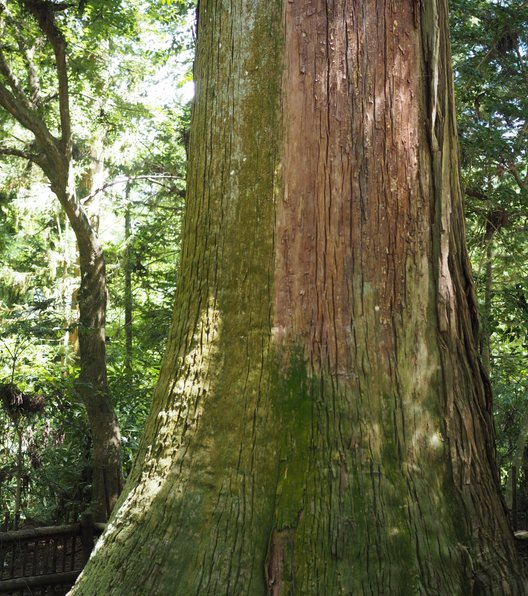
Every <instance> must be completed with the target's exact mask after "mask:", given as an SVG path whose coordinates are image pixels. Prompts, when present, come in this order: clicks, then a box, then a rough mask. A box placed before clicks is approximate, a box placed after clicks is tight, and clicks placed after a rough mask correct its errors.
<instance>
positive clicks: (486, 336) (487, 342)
mask: <svg viewBox="0 0 528 596" xmlns="http://www.w3.org/2000/svg"><path fill="white" fill-rule="evenodd" d="M492 290H493V236H492V237H491V238H489V239H488V245H487V247H486V281H485V285H484V312H483V314H482V319H483V325H482V331H481V347H480V355H481V358H482V365H483V367H484V370H485V371H486V374H487V375H488V377H489V376H490V374H491V332H490V323H491V296H492Z"/></svg>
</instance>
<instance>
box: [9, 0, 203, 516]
mask: <svg viewBox="0 0 528 596" xmlns="http://www.w3.org/2000/svg"><path fill="white" fill-rule="evenodd" d="M82 4H83V7H82V10H81V7H79V10H74V9H73V7H72V8H71V9H68V10H62V9H61V10H60V12H59V13H58V18H59V19H60V23H61V26H62V27H63V30H64V31H65V32H66V35H67V39H68V64H69V76H70V81H71V100H72V101H71V103H72V112H73V113H74V114H75V117H74V120H73V122H74V128H73V138H74V160H75V170H76V178H77V180H78V183H77V193H78V196H79V197H80V198H81V202H82V204H83V206H84V208H85V209H86V210H87V212H88V214H89V215H90V218H91V221H92V224H93V225H94V226H95V227H96V228H97V229H98V233H99V236H100V238H101V240H102V242H103V244H104V250H105V253H106V260H107V269H108V276H109V310H108V322H107V342H108V343H107V356H108V374H109V384H110V388H111V391H112V394H113V399H114V403H115V407H116V410H117V413H118V417H119V423H120V425H121V427H122V435H123V443H124V446H123V457H124V460H125V461H124V464H125V470H126V469H127V468H128V466H129V465H130V462H131V459H132V457H133V454H134V453H135V450H136V447H137V441H138V437H139V434H140V431H141V428H142V425H143V421H144V419H145V417H146V413H147V411H148V408H149V402H150V395H151V391H152V387H153V384H154V382H155V380H156V378H157V372H158V366H159V362H160V358H161V354H162V351H163V347H164V343H165V337H166V332H167V327H168V320H169V318H170V313H171V308H172V305H171V302H172V295H173V291H174V286H175V282H176V268H177V263H178V251H179V230H180V224H181V215H182V206H183V197H184V187H185V161H186V152H185V151H186V150H185V140H186V139H187V136H188V126H189V105H188V103H187V102H188V93H186V86H187V87H188V82H189V81H190V66H191V63H190V58H191V52H190V50H191V47H192V43H193V42H192V35H191V30H192V27H193V24H194V21H193V18H192V14H191V12H190V8H191V7H190V4H192V3H188V2H177V3H176V2H174V3H171V5H170V6H161V5H156V4H146V3H141V2H123V3H121V2H119V1H116V2H111V3H108V2H95V1H94V2H89V3H82ZM2 6H3V7H4V8H5V9H6V10H7V9H8V10H9V11H10V12H5V11H4V12H0V19H1V18H12V19H16V18H21V17H22V16H23V12H22V8H21V5H20V6H19V5H18V4H17V3H16V2H14V3H7V4H6V5H4V4H2ZM6 15H8V16H7V17H6ZM26 16H27V15H26ZM26 20H27V23H25V22H24V23H22V24H21V27H23V28H27V31H26V36H27V40H17V39H13V40H12V41H13V43H12V44H11V46H9V52H10V60H11V63H13V56H15V58H16V52H20V53H21V60H23V59H24V58H23V55H22V54H23V53H24V52H26V51H27V47H28V46H29V45H31V44H32V43H34V44H35V45H36V51H40V50H42V57H39V59H38V65H39V76H40V86H41V88H43V87H44V86H45V76H46V63H47V62H46V61H47V60H48V57H47V56H46V53H45V51H46V50H45V46H42V48H41V47H40V46H39V45H38V44H36V42H35V38H33V39H32V38H31V36H30V34H32V33H34V34H35V35H37V32H36V31H33V30H32V29H31V20H30V19H26ZM19 41H20V43H18V42H19ZM22 41H24V43H22ZM15 42H16V44H18V45H16V44H15ZM26 42H27V43H26ZM3 47H4V50H5V47H6V46H5V45H4V46H3ZM33 59H35V58H33ZM49 59H50V60H51V58H49ZM15 63H16V61H15ZM22 66H23V64H22V63H21V67H22ZM21 72H22V70H21ZM52 80H53V77H52V76H51V75H50V81H52ZM28 84H29V83H28ZM180 89H181V91H180ZM49 91H50V97H53V89H51V88H50V90H49ZM44 103H45V105H44V107H43V114H44V116H45V117H46V118H47V119H48V121H49V123H50V124H49V125H50V126H53V118H54V117H55V116H54V109H55V107H56V106H55V104H54V103H53V101H52V100H50V101H49V102H44ZM0 126H3V128H2V129H1V130H0V149H3V150H4V156H3V157H2V165H1V167H0V232H1V234H0V254H1V258H0V262H1V265H0V384H4V385H6V384H11V383H14V384H15V385H16V387H17V388H18V389H19V390H20V391H21V392H23V393H24V394H26V393H27V394H28V395H29V394H31V395H33V394H38V395H42V396H43V399H44V410H43V411H41V412H38V413H31V414H28V413H25V412H24V413H17V414H16V415H15V416H13V415H12V414H13V413H12V412H10V411H9V409H8V408H7V407H5V404H4V407H3V408H0V428H1V429H2V430H1V433H2V436H1V437H0V509H1V510H2V511H5V512H8V513H10V514H20V515H21V516H22V517H23V518H37V519H39V520H41V521H49V522H51V521H56V520H60V519H65V518H67V517H71V516H72V515H76V514H77V513H78V512H79V510H82V509H83V508H85V507H86V505H87V503H88V501H89V493H90V482H91V478H90V474H91V471H90V460H89V455H90V441H91V437H90V432H89V427H88V424H87V419H86V413H85V411H84V408H83V405H82V403H81V401H80V399H79V396H78V394H77V392H76V390H75V386H74V382H73V380H74V378H75V376H76V371H77V368H78V356H77V343H76V337H77V332H78V330H77V288H78V283H79V282H78V261H77V255H76V248H75V238H74V235H73V233H72V230H71V228H70V226H69V225H68V223H67V220H66V217H65V215H64V213H63V211H62V209H61V208H60V206H59V205H58V203H57V201H56V199H55V197H54V196H53V194H52V193H51V192H50V190H49V185H48V182H47V180H46V179H45V177H44V176H43V174H42V172H41V171H40V169H39V168H38V167H36V166H34V165H32V163H31V162H30V161H28V160H25V159H20V156H19V155H17V152H25V151H28V150H29V149H28V142H29V141H30V139H29V137H27V135H26V134H25V133H24V131H23V130H21V129H20V127H19V126H18V125H17V124H16V123H13V121H12V120H11V119H9V118H8V117H7V116H6V114H5V113H4V112H3V111H2V110H0ZM126 311H128V314H125V312H126Z"/></svg>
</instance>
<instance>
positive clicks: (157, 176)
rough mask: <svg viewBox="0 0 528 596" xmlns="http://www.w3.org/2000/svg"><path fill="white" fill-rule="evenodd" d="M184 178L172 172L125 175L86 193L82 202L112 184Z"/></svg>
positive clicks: (89, 199) (85, 202) (87, 201)
mask: <svg viewBox="0 0 528 596" xmlns="http://www.w3.org/2000/svg"><path fill="white" fill-rule="evenodd" d="M160 179H164V180H183V178H182V177H181V176H171V175H170V174H144V175H140V176H123V177H122V178H117V179H116V180H112V181H111V182H106V183H105V184H103V186H100V187H99V188H97V189H95V190H94V191H93V192H92V193H90V194H89V195H86V196H85V197H83V198H82V199H81V201H80V202H81V203H82V204H83V205H86V204H87V203H89V202H90V201H92V200H93V199H94V198H95V197H96V196H97V195H98V194H99V193H101V192H104V191H105V190H106V189H108V188H111V187H112V186H117V185H118V184H125V183H127V182H133V181H134V180H150V181H152V182H154V183H155V184H159V182H158V180H160Z"/></svg>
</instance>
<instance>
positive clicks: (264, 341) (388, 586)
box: [74, 0, 528, 596]
mask: <svg viewBox="0 0 528 596" xmlns="http://www.w3.org/2000/svg"><path fill="white" fill-rule="evenodd" d="M420 7H421V8H420ZM418 10H421V12H418ZM446 35H447V20H446V3H445V1H444V0H430V1H428V2H421V3H418V2H417V1H415V0H401V1H395V0H362V1H359V0H334V1H332V2H330V1H323V0H287V1H286V0H277V1H273V0H272V1H270V0H266V1H264V0H262V1H255V2H247V1H246V0H231V1H230V2H227V1H223V0H202V1H201V2H200V31H199V35H198V48H197V57H196V64H195V72H196V80H197V87H196V88H197V93H196V103H195V109H194V113H193V121H192V135H191V149H190V169H189V179H188V193H189V194H188V200H187V213H186V221H185V229H184V234H183V238H184V240H183V244H184V246H183V251H182V259H181V270H180V275H179V280H180V282H179V286H178V290H177V297H176V308H175V312H174V320H173V325H172V329H171V334H170V340H169V348H168V351H167V354H166V357H165V360H164V363H163V367H162V373H161V376H160V381H159V384H158V388H157V390H156V395H155V399H154V404H153V409H152V413H151V417H150V419H149V422H148V424H147V429H146V434H145V436H144V439H143V442H142V445H141V448H140V455H139V457H138V459H137V461H136V465H135V467H134V470H133V472H132V474H131V476H130V479H129V483H128V486H127V489H126V490H125V491H124V492H125V495H124V497H123V502H122V505H121V507H120V508H119V511H118V512H117V514H116V515H115V516H114V518H113V520H112V521H111V523H110V526H109V530H108V532H107V533H106V535H105V537H104V539H103V542H102V543H100V544H101V545H100V547H99V552H97V553H96V554H95V556H94V557H93V558H92V559H91V560H90V562H89V564H88V566H87V568H86V571H85V573H84V574H83V578H82V579H81V581H80V583H79V585H78V586H77V587H76V588H75V590H74V593H75V594H76V595H79V594H83V595H87V596H92V595H93V594H108V595H110V596H112V595H114V596H120V595H121V594H124V593H126V594H131V595H143V594H147V593H148V594H161V595H167V596H168V595H172V594H175V593H177V594H185V595H189V596H204V595H208V596H213V595H214V596H216V595H218V594H229V595H231V594H236V595H237V596H238V595H247V596H264V595H265V594H270V595H272V596H294V595H300V594H302V595H307V596H320V595H329V596H330V595H332V596H333V595H338V594H353V595H354V596H356V595H357V596H367V595H386V594H387V595H389V594H390V595H405V596H407V595H410V594H428V595H435V596H436V595H439V596H447V595H449V596H451V595H453V596H459V595H460V596H461V595H466V594H474V595H477V594H482V595H489V596H491V595H508V594H509V595H514V596H520V595H523V594H527V593H528V592H527V588H526V584H525V582H524V578H523V576H522V573H521V569H520V564H519V561H518V559H517V557H516V554H515V552H514V547H513V542H512V537H511V533H510V531H509V529H508V527H507V521H506V517H505V515H504V510H503V508H502V503H501V500H500V495H499V489H498V485H497V482H496V474H495V467H494V466H495V462H494V460H493V454H492V451H493V449H492V446H490V445H489V442H490V436H491V435H490V434H489V433H490V432H491V431H490V429H491V412H490V410H489V401H488V394H487V389H486V385H485V381H484V377H483V376H482V374H481V371H480V368H479V363H478V359H477V352H476V335H475V331H476V323H475V310H474V302H473V299H472V297H471V296H472V294H471V281H470V277H469V273H468V269H467V259H466V253H465V247H464V243H463V220H462V211H461V204H460V192H459V188H458V164H457V158H456V131H455V126H454V116H453V109H452V88H451V83H450V72H449V68H448V65H449V52H448V46H447V40H446Z"/></svg>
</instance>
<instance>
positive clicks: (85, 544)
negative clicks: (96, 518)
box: [81, 513, 94, 565]
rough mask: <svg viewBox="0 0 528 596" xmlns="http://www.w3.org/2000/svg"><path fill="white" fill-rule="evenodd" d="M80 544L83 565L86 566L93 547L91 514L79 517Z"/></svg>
mask: <svg viewBox="0 0 528 596" xmlns="http://www.w3.org/2000/svg"><path fill="white" fill-rule="evenodd" d="M81 544H82V549H83V564H85V565H86V563H87V561H88V559H89V558H90V553H91V552H92V550H93V547H94V527H93V516H92V514H91V513H83V514H82V515H81Z"/></svg>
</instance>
